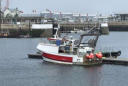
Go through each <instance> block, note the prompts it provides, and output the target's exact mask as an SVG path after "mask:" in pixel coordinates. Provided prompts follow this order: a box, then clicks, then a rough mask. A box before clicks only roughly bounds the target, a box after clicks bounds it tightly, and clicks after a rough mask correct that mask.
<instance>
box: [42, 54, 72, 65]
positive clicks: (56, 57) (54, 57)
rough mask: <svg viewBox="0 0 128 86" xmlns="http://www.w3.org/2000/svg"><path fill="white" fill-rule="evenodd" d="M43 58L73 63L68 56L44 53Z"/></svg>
mask: <svg viewBox="0 0 128 86" xmlns="http://www.w3.org/2000/svg"><path fill="white" fill-rule="evenodd" d="M42 56H43V57H45V58H48V59H51V60H55V61H62V62H71V63H72V57H68V56H60V55H54V54H49V53H43V54H42Z"/></svg>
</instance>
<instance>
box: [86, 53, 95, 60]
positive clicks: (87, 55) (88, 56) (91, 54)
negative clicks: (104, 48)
mask: <svg viewBox="0 0 128 86" xmlns="http://www.w3.org/2000/svg"><path fill="white" fill-rule="evenodd" d="M85 57H86V58H87V59H93V58H94V54H93V53H90V54H86V56H85Z"/></svg>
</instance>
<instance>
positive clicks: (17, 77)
mask: <svg viewBox="0 0 128 86" xmlns="http://www.w3.org/2000/svg"><path fill="white" fill-rule="evenodd" d="M127 37H128V32H111V33H110V34H109V35H108V36H107V35H106V36H101V37H100V38H99V40H98V44H97V47H96V49H97V50H98V51H102V50H104V51H116V50H121V51H122V54H121V56H120V57H121V58H128V53H127V52H128V49H127V48H128V38H127ZM45 40H46V39H43V38H28V39H25V38H18V39H16V38H1V39H0V86H127V85H128V77H127V76H128V66H120V65H108V64H104V65H99V66H89V67H84V66H72V65H60V64H52V63H47V62H43V60H42V59H29V58H28V57H27V54H28V53H35V52H36V46H37V44H38V43H39V42H41V41H45Z"/></svg>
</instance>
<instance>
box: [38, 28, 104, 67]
mask: <svg viewBox="0 0 128 86" xmlns="http://www.w3.org/2000/svg"><path fill="white" fill-rule="evenodd" d="M99 35H100V34H99V29H97V28H92V29H90V30H89V31H87V33H85V34H82V35H81V36H80V39H79V40H76V39H73V38H72V37H65V36H64V37H63V38H61V37H58V36H57V34H56V35H55V36H54V37H53V38H48V40H49V44H48V43H47V44H46V43H39V44H38V46H37V49H38V50H39V51H40V52H41V53H42V57H43V60H44V61H47V62H53V63H60V64H77V65H96V64H101V63H102V53H101V52H99V53H94V51H95V46H96V43H97V40H98V37H99ZM87 36H89V38H90V37H92V38H91V39H88V40H86V41H85V39H86V37H87ZM84 37H85V38H84ZM83 39H84V41H83Z"/></svg>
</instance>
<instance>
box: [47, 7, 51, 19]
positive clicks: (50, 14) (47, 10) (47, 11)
mask: <svg viewBox="0 0 128 86" xmlns="http://www.w3.org/2000/svg"><path fill="white" fill-rule="evenodd" d="M46 11H47V12H49V13H50V18H52V11H51V10H49V9H46Z"/></svg>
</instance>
